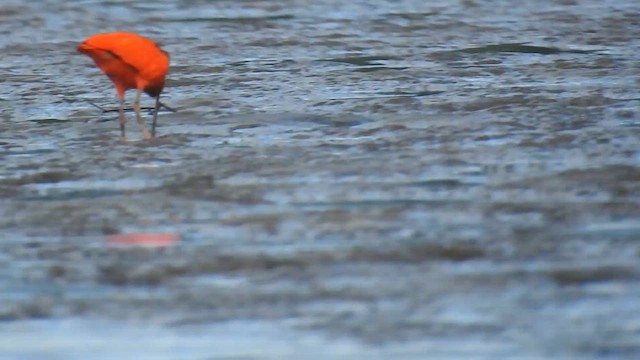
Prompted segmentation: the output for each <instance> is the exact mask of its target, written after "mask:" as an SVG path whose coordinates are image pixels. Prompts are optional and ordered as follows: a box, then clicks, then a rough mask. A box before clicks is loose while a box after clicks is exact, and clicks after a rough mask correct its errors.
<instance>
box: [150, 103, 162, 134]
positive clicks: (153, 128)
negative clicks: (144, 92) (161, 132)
mask: <svg viewBox="0 0 640 360" xmlns="http://www.w3.org/2000/svg"><path fill="white" fill-rule="evenodd" d="M160 106H162V103H161V102H160V94H158V97H157V98H156V108H155V110H154V111H153V122H152V123H151V137H156V120H158V111H160Z"/></svg>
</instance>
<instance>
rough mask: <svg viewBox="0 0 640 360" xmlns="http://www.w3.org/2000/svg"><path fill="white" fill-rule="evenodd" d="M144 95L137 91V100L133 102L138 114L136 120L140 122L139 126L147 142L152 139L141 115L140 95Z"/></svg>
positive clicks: (139, 90)
mask: <svg viewBox="0 0 640 360" xmlns="http://www.w3.org/2000/svg"><path fill="white" fill-rule="evenodd" d="M141 93H142V90H141V89H137V90H136V99H135V101H134V102H133V110H134V111H135V112H136V120H138V125H140V128H141V129H142V136H143V137H144V139H145V140H150V139H151V138H152V136H151V134H150V133H149V130H147V126H146V125H145V124H144V119H143V118H142V116H141V115H140V94H141Z"/></svg>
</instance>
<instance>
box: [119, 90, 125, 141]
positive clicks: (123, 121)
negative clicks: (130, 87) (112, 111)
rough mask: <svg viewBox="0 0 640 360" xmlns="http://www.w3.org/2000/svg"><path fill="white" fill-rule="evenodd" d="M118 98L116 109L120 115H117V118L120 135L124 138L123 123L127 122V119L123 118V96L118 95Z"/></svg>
mask: <svg viewBox="0 0 640 360" xmlns="http://www.w3.org/2000/svg"><path fill="white" fill-rule="evenodd" d="M118 99H119V102H120V104H119V108H118V111H119V113H120V116H119V117H118V120H119V121H120V135H121V136H122V138H123V139H125V138H126V135H125V132H124V125H125V124H126V122H127V119H125V117H124V96H118Z"/></svg>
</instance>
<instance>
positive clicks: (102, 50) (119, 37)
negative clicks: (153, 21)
mask: <svg viewBox="0 0 640 360" xmlns="http://www.w3.org/2000/svg"><path fill="white" fill-rule="evenodd" d="M78 51H79V52H81V53H83V54H85V55H88V56H89V57H91V58H92V59H93V61H95V63H96V65H97V66H98V67H99V68H100V70H102V72H104V73H105V74H107V76H108V77H109V79H111V81H112V82H113V85H115V87H116V92H117V95H118V99H119V101H120V107H119V110H120V132H121V134H122V137H123V138H125V123H126V120H125V117H124V93H125V92H126V91H127V90H129V89H136V97H135V100H134V102H133V109H134V110H135V112H136V119H137V120H138V124H139V125H140V127H141V128H142V132H143V135H144V138H145V139H151V138H153V137H155V135H156V120H157V118H158V110H159V109H160V106H161V103H160V93H161V92H162V89H163V88H164V81H165V78H166V76H167V72H168V71H169V53H167V52H166V51H164V50H162V49H160V47H158V45H156V43H154V42H153V41H151V40H149V39H147V38H146V37H144V36H140V35H137V34H133V33H128V32H114V33H106V34H97V35H93V36H91V37H89V38H87V39H86V40H85V41H83V42H82V44H80V45H79V46H78ZM142 91H144V92H146V93H147V94H149V96H151V97H154V98H156V106H155V111H154V112H153V123H152V125H151V133H149V131H148V130H147V127H146V126H145V124H144V120H143V119H142V117H141V116H140V93H141V92H142Z"/></svg>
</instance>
